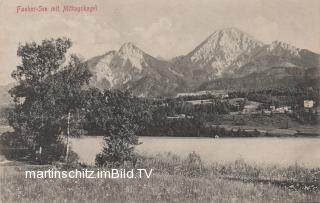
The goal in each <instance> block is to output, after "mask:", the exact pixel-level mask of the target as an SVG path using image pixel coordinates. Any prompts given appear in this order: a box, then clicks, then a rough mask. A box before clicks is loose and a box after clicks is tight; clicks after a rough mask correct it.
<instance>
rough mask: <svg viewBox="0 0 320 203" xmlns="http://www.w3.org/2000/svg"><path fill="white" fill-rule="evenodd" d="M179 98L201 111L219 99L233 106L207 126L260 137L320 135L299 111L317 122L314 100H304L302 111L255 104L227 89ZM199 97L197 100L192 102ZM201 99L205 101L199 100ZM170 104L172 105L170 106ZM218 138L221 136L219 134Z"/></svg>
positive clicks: (318, 113)
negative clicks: (253, 133)
mask: <svg viewBox="0 0 320 203" xmlns="http://www.w3.org/2000/svg"><path fill="white" fill-rule="evenodd" d="M175 98H176V99H180V101H181V99H182V100H183V104H184V106H192V107H194V108H201V106H206V105H210V104H214V103H215V102H217V100H219V101H220V102H222V103H226V104H228V105H231V106H233V107H234V108H232V109H233V110H232V111H229V112H228V113H227V114H222V115H219V116H217V117H219V119H214V120H213V121H208V122H207V123H206V126H207V127H211V128H216V127H219V128H224V129H225V130H227V131H232V132H235V131H238V130H239V129H240V130H243V131H245V132H248V133H250V132H251V133H252V132H258V133H259V135H260V136H298V135H306V136H313V135H319V131H318V129H319V127H318V126H317V125H315V126H314V125H308V124H301V123H299V122H298V121H297V120H299V115H298V114H297V113H296V112H295V111H297V109H299V110H300V111H301V109H303V111H304V114H305V115H310V117H312V118H313V119H314V118H315V119H316V120H317V121H318V120H319V118H320V107H319V106H316V101H314V100H308V99H306V100H304V101H303V104H301V105H302V108H298V106H289V105H275V104H271V105H266V104H265V103H263V102H257V101H251V100H249V99H248V98H244V97H236V98H234V97H232V98H231V97H230V96H229V94H228V93H227V92H226V91H224V90H212V91H199V92H193V93H179V94H177V96H176V97H175ZM192 98H197V99H192ZM198 98H201V99H198ZM166 105H168V104H166ZM193 118H194V116H193V115H191V114H185V113H180V114H174V115H168V116H167V119H168V120H181V119H193ZM215 137H219V136H218V135H216V136H215Z"/></svg>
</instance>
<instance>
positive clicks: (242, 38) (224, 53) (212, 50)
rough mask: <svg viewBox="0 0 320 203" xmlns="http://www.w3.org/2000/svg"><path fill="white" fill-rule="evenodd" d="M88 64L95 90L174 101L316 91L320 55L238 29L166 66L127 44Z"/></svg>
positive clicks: (217, 36) (217, 33)
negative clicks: (258, 91) (217, 93)
mask: <svg viewBox="0 0 320 203" xmlns="http://www.w3.org/2000/svg"><path fill="white" fill-rule="evenodd" d="M87 63H88V65H89V68H90V70H91V72H92V73H93V78H92V80H91V85H93V86H95V87H98V88H101V89H103V88H118V89H128V90H130V91H132V92H133V93H134V94H135V95H137V96H172V95H175V94H176V93H178V92H188V91H194V90H199V89H201V90H204V89H217V88H219V89H229V88H264V87H276V86H297V85H305V86H306V85H309V86H315V84H318V83H317V82H316V81H317V80H318V79H319V77H318V76H319V70H320V55H319V54H316V53H313V52H311V51H308V50H306V49H299V48H297V47H294V46H292V45H290V44H287V43H284V42H280V41H274V42H272V43H271V44H264V43H262V42H260V41H258V40H256V39H255V38H253V37H252V36H250V35H249V34H247V33H245V32H242V31H241V30H239V29H237V28H225V29H221V30H217V31H215V32H213V33H212V34H211V35H210V36H209V37H207V38H206V39H205V40H204V41H203V42H202V43H200V44H199V45H198V46H197V47H195V48H194V49H193V50H192V51H190V52H189V53H187V54H186V55H182V56H178V57H175V58H173V59H171V60H170V61H166V60H165V59H163V58H161V57H153V56H151V55H149V54H147V53H145V52H144V51H142V50H141V49H139V48H138V47H136V46H135V45H134V44H132V43H125V44H124V45H122V46H121V48H120V49H119V50H118V51H110V52H107V53H106V54H104V55H101V56H97V57H94V58H92V59H90V60H88V61H87Z"/></svg>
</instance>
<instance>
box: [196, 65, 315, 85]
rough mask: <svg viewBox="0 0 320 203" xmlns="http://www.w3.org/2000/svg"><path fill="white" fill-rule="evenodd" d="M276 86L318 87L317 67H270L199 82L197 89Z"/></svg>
mask: <svg viewBox="0 0 320 203" xmlns="http://www.w3.org/2000/svg"><path fill="white" fill-rule="evenodd" d="M277 87H313V88H319V87H320V77H319V69H318V68H309V69H306V70H305V69H302V68H299V67H272V68H269V69H267V70H265V71H261V72H254V73H251V74H249V75H246V76H243V77H238V78H219V79H216V80H212V81H207V82H204V83H203V84H201V85H200V86H199V88H198V90H208V89H211V90H213V89H228V90H236V89H237V90H239V89H263V88H277Z"/></svg>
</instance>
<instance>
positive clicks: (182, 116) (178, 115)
mask: <svg viewBox="0 0 320 203" xmlns="http://www.w3.org/2000/svg"><path fill="white" fill-rule="evenodd" d="M184 118H188V119H191V118H193V116H189V115H186V114H177V115H174V116H167V119H169V120H170V119H171V120H175V119H176V120H178V119H184Z"/></svg>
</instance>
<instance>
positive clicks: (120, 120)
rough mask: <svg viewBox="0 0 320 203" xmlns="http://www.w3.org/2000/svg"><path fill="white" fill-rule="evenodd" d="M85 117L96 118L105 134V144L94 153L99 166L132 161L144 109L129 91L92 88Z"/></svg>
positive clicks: (97, 123) (117, 164) (116, 164)
mask: <svg viewBox="0 0 320 203" xmlns="http://www.w3.org/2000/svg"><path fill="white" fill-rule="evenodd" d="M87 102H88V105H89V107H88V108H87V109H89V113H88V116H89V117H90V118H91V119H95V121H96V125H97V126H99V128H100V129H101V131H102V132H103V135H104V142H105V143H104V147H103V150H102V152H101V153H99V154H98V155H97V156H96V165H98V166H107V165H112V166H119V165H121V164H123V163H124V162H125V161H133V162H134V160H135V154H134V147H135V146H136V145H138V137H137V132H139V123H140V122H141V118H143V116H141V113H142V114H143V113H144V110H143V109H142V106H141V101H139V100H138V99H137V98H134V97H131V95H130V94H129V93H128V92H121V91H118V90H112V91H110V90H106V91H105V92H100V91H99V90H91V92H89V98H88V99H87Z"/></svg>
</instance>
